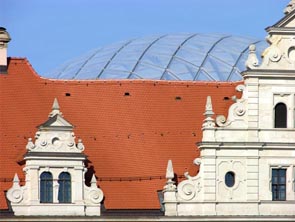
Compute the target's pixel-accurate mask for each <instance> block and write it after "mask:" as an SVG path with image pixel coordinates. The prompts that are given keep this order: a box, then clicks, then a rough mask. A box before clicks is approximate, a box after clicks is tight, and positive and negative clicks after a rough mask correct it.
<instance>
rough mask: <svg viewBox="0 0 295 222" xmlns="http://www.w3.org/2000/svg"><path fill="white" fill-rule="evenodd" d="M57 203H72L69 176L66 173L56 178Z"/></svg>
mask: <svg viewBox="0 0 295 222" xmlns="http://www.w3.org/2000/svg"><path fill="white" fill-rule="evenodd" d="M58 184H59V188H58V202H59V203H71V202H72V198H71V195H72V187H71V175H70V174H69V173H67V172H63V173H61V174H60V175H59V176H58Z"/></svg>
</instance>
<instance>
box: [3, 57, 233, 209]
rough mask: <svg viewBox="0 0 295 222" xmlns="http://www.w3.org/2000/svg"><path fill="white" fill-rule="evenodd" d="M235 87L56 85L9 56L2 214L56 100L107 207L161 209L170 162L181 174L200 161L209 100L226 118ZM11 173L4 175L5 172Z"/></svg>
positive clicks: (153, 83)
mask: <svg viewBox="0 0 295 222" xmlns="http://www.w3.org/2000/svg"><path fill="white" fill-rule="evenodd" d="M236 85H237V83H236V84H232V83H214V82H175V81H170V82H169V81H152V80H134V81H130V80H123V81H115V80H108V81H102V80H100V81H60V80H59V81H54V80H48V79H43V78H40V77H39V76H38V75H37V74H36V73H35V71H34V70H33V69H32V67H31V65H30V64H29V63H28V61H27V60H26V59H17V58H14V59H10V60H9V67H8V74H6V75H5V74H1V75H0V89H1V93H0V107H1V116H0V148H1V157H0V158H1V159H0V163H1V169H2V170H1V171H0V185H1V186H0V187H1V190H0V209H6V208H7V205H6V200H5V197H4V190H7V189H9V188H10V186H11V185H12V182H11V181H12V178H13V176H14V174H15V173H18V175H19V176H20V178H22V179H24V174H23V172H22V168H23V167H24V165H21V162H19V161H21V160H22V156H23V154H24V153H25V152H26V150H25V146H26V143H27V139H28V138H29V137H32V138H34V135H35V132H36V126H37V125H39V124H40V123H43V122H44V121H45V120H47V117H48V114H49V112H50V111H51V106H52V103H53V99H54V98H55V97H56V98H58V101H59V104H60V107H61V111H62V112H63V114H64V117H65V118H66V119H67V120H68V121H69V122H71V123H72V124H73V125H75V126H76V128H75V134H76V136H77V137H79V138H81V139H82V140H83V142H84V145H85V153H86V155H88V160H89V163H88V167H89V175H90V174H91V173H92V172H95V175H96V176H97V177H98V185H99V186H100V187H101V188H102V190H103V191H104V194H105V201H104V204H105V207H106V208H107V209H158V208H160V206H159V201H158V196H157V190H161V189H162V188H163V186H164V185H165V182H166V180H165V178H164V176H165V172H166V165H167V161H168V159H172V161H173V167H174V171H175V173H176V174H177V175H178V176H181V175H183V173H184V172H185V171H187V170H188V168H190V167H191V166H192V161H193V159H194V158H196V157H197V156H198V150H197V147H196V145H195V143H196V142H198V141H200V140H201V138H202V131H201V126H202V121H203V119H204V117H203V113H204V108H205V102H206V96H207V95H211V96H212V102H213V108H214V111H215V113H216V114H226V113H227V109H228V107H229V105H230V104H231V103H232V102H231V101H230V100H228V99H225V97H227V98H230V97H231V96H233V95H236V94H237V93H236V92H235V86H236ZM3 169H5V170H3Z"/></svg>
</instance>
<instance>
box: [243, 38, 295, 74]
mask: <svg viewBox="0 0 295 222" xmlns="http://www.w3.org/2000/svg"><path fill="white" fill-rule="evenodd" d="M267 41H268V43H269V44H270V46H269V47H268V48H266V49H265V50H264V51H263V53H262V54H261V58H262V63H261V64H259V62H258V59H257V57H256V52H255V51H256V48H255V46H254V45H251V46H250V47H249V55H248V59H247V61H246V67H247V69H250V70H251V69H270V70H273V69H279V70H281V69H282V70H290V69H295V36H293V35H279V34H270V35H269V36H268V37H267Z"/></svg>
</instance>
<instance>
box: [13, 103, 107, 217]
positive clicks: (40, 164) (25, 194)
mask: <svg viewBox="0 0 295 222" xmlns="http://www.w3.org/2000/svg"><path fill="white" fill-rule="evenodd" d="M73 128H74V127H73V125H72V124H71V123H70V122H68V121H67V120H66V119H65V118H64V117H63V115H62V113H61V112H60V108H59V104H58V102H57V99H55V100H54V103H53V106H52V111H51V112H50V114H49V118H48V120H47V121H46V122H44V123H43V124H41V125H39V126H38V131H37V132H36V135H35V141H33V139H32V138H29V141H28V144H27V146H26V149H27V153H26V154H25V156H24V160H25V161H26V166H25V167H24V169H23V170H24V172H25V176H26V179H25V181H26V183H25V185H24V186H20V184H19V179H18V176H17V175H15V177H14V180H13V186H12V187H11V188H10V189H9V190H8V192H7V198H8V200H9V201H10V203H11V206H12V209H13V211H14V214H15V215H40V216H46V215H50V216H57V215H71V216H74V215H80V216H85V215H86V216H93V215H96V216H97V215H100V203H101V201H102V199H103V192H102V191H101V190H100V189H99V188H98V187H97V186H96V178H95V175H93V176H92V180H91V186H90V187H88V186H86V185H85V181H84V174H85V173H86V171H87V169H86V168H85V165H84V162H85V160H86V156H85V154H84V153H83V151H84V145H83V143H82V140H81V139H79V140H78V142H77V143H76V140H75V135H74V132H73Z"/></svg>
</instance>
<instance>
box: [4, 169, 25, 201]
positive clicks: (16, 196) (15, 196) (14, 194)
mask: <svg viewBox="0 0 295 222" xmlns="http://www.w3.org/2000/svg"><path fill="white" fill-rule="evenodd" d="M24 189H25V187H21V186H20V185H19V178H18V176H17V174H15V176H14V178H13V186H12V187H11V188H10V189H9V190H8V191H7V194H6V195H7V198H8V200H9V201H11V202H12V203H14V204H18V203H20V202H22V201H23V199H24Z"/></svg>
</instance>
